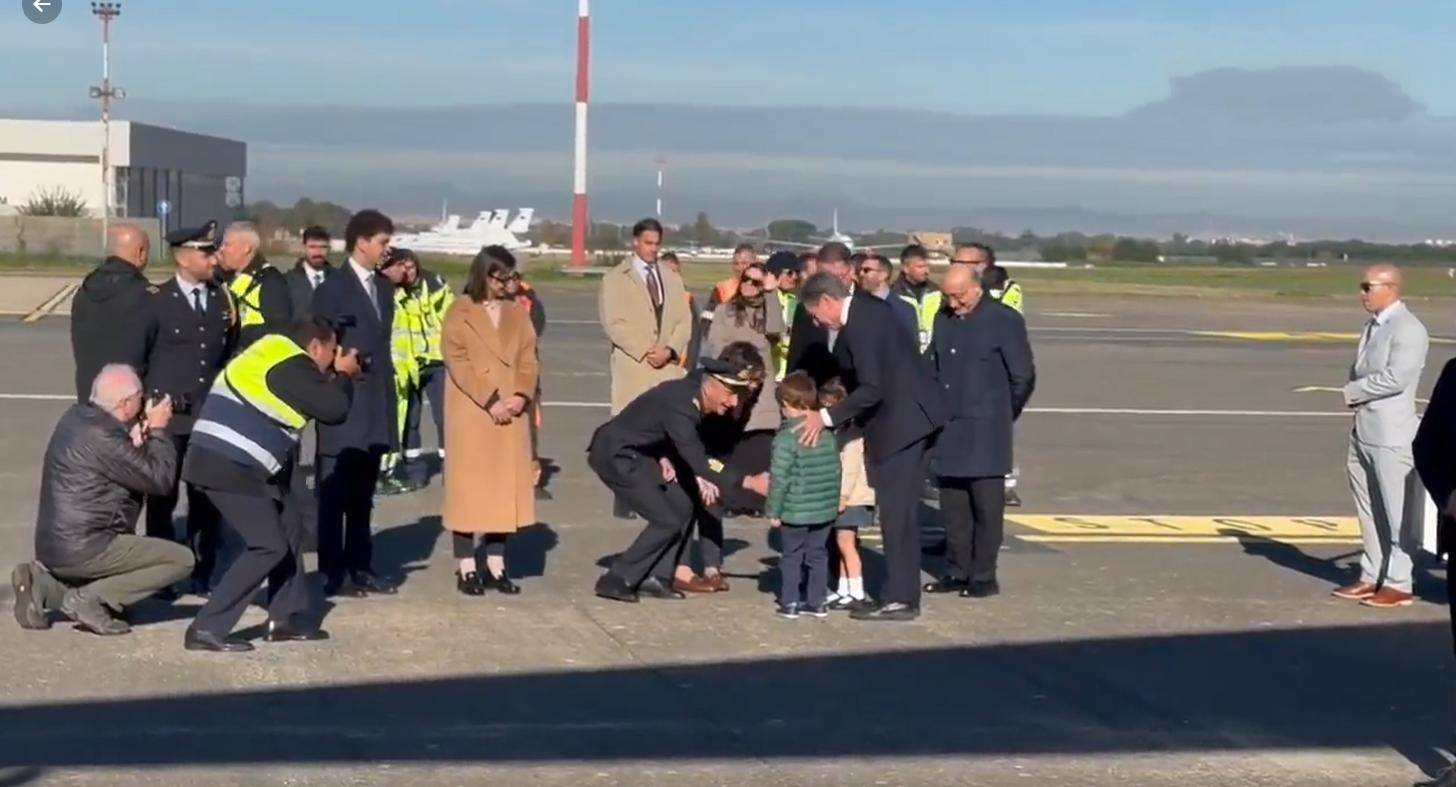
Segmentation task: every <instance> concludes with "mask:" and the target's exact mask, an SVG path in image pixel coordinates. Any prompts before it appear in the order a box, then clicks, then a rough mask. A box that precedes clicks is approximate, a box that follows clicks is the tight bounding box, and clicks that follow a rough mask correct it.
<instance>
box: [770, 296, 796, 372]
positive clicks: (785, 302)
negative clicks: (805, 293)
mask: <svg viewBox="0 0 1456 787" xmlns="http://www.w3.org/2000/svg"><path fill="white" fill-rule="evenodd" d="M778 296H779V306H780V307H781V308H782V309H783V315H784V332H783V333H782V334H780V335H779V338H778V340H777V341H775V342H774V343H773V344H772V345H770V346H769V348H768V349H769V354H770V355H771V356H772V357H773V363H774V369H776V370H777V371H776V372H774V379H775V380H777V381H778V382H783V381H784V375H786V374H788V372H789V330H790V329H791V328H792V327H793V325H794V309H795V308H796V307H797V306H798V305H799V296H797V295H795V294H794V293H792V292H784V291H783V290H779V291H778Z"/></svg>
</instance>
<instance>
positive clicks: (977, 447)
mask: <svg viewBox="0 0 1456 787" xmlns="http://www.w3.org/2000/svg"><path fill="white" fill-rule="evenodd" d="M942 291H943V292H944V294H945V299H946V308H944V309H942V310H941V312H940V313H939V314H937V315H936V317H935V329H934V331H933V332H932V339H931V342H930V350H929V356H930V359H931V361H932V363H933V364H934V366H935V370H936V378H937V380H938V381H939V382H940V385H941V389H942V390H943V391H944V393H945V400H946V405H947V409H949V411H950V420H949V421H948V422H947V423H946V425H945V430H944V431H943V432H941V435H940V439H939V441H938V442H937V443H936V460H937V462H938V466H937V469H938V471H939V476H940V511H941V514H942V516H943V517H944V519H945V530H946V556H945V557H946V559H945V563H946V566H945V575H944V576H943V577H941V578H940V579H938V580H936V581H934V582H931V583H928V584H926V585H925V587H924V590H925V592H927V593H954V592H959V593H960V595H961V598H986V597H988V596H994V595H996V594H997V593H999V592H1001V587H1000V585H999V584H997V582H996V558H997V555H998V554H999V553H1000V551H1001V539H1002V532H1003V527H1004V524H1003V523H1004V516H1005V513H1006V483H1005V477H1006V474H1007V473H1009V472H1011V439H1012V431H1011V425H1012V423H1013V422H1015V420H1016V419H1017V418H1018V417H1019V416H1020V415H1021V411H1022V409H1023V408H1025V407H1026V403H1027V401H1028V400H1030V399H1031V392H1032V390H1033V389H1034V388H1035V387H1036V366H1035V364H1034V362H1033V360H1032V354H1031V341H1030V340H1029V339H1028V337H1027V333H1026V321H1025V320H1023V319H1022V317H1021V315H1020V314H1018V313H1017V312H1016V310H1015V309H1013V308H1011V307H1010V306H1006V305H1004V304H1002V303H1001V302H1000V301H998V300H996V299H995V298H994V297H992V296H991V295H990V294H988V293H986V292H984V291H983V289H982V287H981V277H980V274H979V273H977V272H976V269H975V268H973V267H971V266H969V265H952V266H951V268H950V270H949V271H947V272H946V275H945V281H944V283H943V284H942Z"/></svg>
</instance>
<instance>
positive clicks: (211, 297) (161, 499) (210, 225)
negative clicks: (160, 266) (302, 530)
mask: <svg viewBox="0 0 1456 787" xmlns="http://www.w3.org/2000/svg"><path fill="white" fill-rule="evenodd" d="M167 243H168V245H169V246H170V247H171V248H173V249H195V250H197V251H201V252H203V253H207V254H211V253H212V252H214V251H216V250H217V222H216V221H209V222H207V223H206V224H204V225H202V226H201V227H191V228H186V229H179V230H175V231H173V232H171V233H169V234H168V235H167ZM143 304H144V305H143V317H142V322H143V323H144V326H145V327H144V333H145V337H146V340H145V346H146V366H145V367H144V368H145V387H146V390H147V392H148V396H149V397H160V396H162V395H166V396H170V397H171V398H172V413H173V417H172V420H171V422H170V423H169V424H168V425H167V436H168V437H170V438H171V440H172V444H173V446H174V447H175V448H176V449H177V456H178V457H179V459H180V457H182V456H183V455H185V454H186V452H187V444H188V441H189V439H190V437H191V434H192V423H193V421H194V419H195V418H196V417H197V411H198V409H199V408H201V406H202V400H203V398H204V397H205V396H206V395H207V390H208V388H210V387H212V383H213V379H214V378H216V377H217V373H218V372H219V371H220V370H221V369H222V367H223V364H224V363H225V362H226V361H227V358H228V355H229V353H230V352H231V348H232V342H233V339H234V332H233V328H232V320H233V315H232V309H231V305H230V302H229V300H228V298H227V295H226V293H224V292H223V291H222V288H221V287H219V286H218V285H217V284H216V283H214V282H213V281H211V280H209V281H203V282H189V281H187V280H185V279H183V278H182V275H181V274H180V273H179V274H177V275H175V276H173V277H172V278H170V279H168V280H167V281H166V282H164V283H162V284H159V285H151V286H148V287H147V290H146V298H145V300H144V302H143ZM181 469H182V463H181V462H180V461H178V463H177V471H178V478H179V481H178V482H175V483H174V484H173V487H172V491H171V493H170V494H167V495H151V496H148V498H147V522H146V533H147V535H148V536H152V537H154V538H165V539H167V540H169V541H174V540H176V534H175V532H174V530H173V525H172V514H173V511H174V509H175V508H176V506H177V499H178V497H179V496H180V487H181V483H180V474H181ZM187 543H188V544H189V545H190V546H191V547H192V550H193V554H194V555H195V556H196V558H197V561H196V564H195V566H194V568H193V573H192V580H193V582H192V584H193V590H194V592H199V593H206V592H207V590H208V587H209V583H210V582H211V579H212V570H213V567H214V565H215V564H216V558H217V551H218V544H219V532H218V516H217V511H216V510H215V509H213V507H212V504H211V503H209V502H208V501H207V499H206V497H204V496H203V495H202V494H201V493H200V492H199V491H198V490H197V489H195V488H194V487H192V486H191V485H188V486H187Z"/></svg>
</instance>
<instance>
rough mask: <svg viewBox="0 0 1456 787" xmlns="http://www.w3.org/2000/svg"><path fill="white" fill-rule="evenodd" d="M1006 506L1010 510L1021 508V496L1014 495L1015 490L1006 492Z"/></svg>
mask: <svg viewBox="0 0 1456 787" xmlns="http://www.w3.org/2000/svg"><path fill="white" fill-rule="evenodd" d="M1006 505H1007V506H1009V507H1011V508H1019V507H1020V506H1021V495H1018V494H1016V490H1015V489H1008V490H1006Z"/></svg>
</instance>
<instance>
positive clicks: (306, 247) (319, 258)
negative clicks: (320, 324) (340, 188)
mask: <svg viewBox="0 0 1456 787" xmlns="http://www.w3.org/2000/svg"><path fill="white" fill-rule="evenodd" d="M334 271H335V268H334V266H332V265H330V264H329V231H328V230H326V229H324V228H323V227H320V226H318V225H314V226H312V227H309V228H308V229H306V230H304V231H303V256H302V257H299V258H298V262H295V263H294V264H293V268H292V270H290V271H288V273H286V274H284V275H283V278H284V281H286V282H288V301H289V303H290V304H291V305H292V306H293V316H294V318H295V319H297V318H298V317H302V316H303V315H304V314H305V313H307V312H308V310H309V308H310V307H311V306H312V304H313V293H314V290H317V289H318V286H319V285H320V284H323V283H324V279H327V278H328V277H330V276H332V275H333V274H334Z"/></svg>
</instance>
